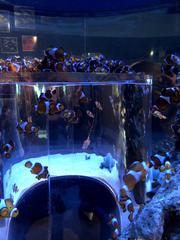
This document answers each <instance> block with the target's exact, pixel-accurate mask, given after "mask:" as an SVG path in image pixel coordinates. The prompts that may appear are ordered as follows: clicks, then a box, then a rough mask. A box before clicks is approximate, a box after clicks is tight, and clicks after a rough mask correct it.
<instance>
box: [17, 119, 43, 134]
mask: <svg viewBox="0 0 180 240" xmlns="http://www.w3.org/2000/svg"><path fill="white" fill-rule="evenodd" d="M16 128H17V130H18V132H19V133H20V134H21V133H27V134H31V133H35V134H37V133H38V131H39V127H34V126H33V124H32V122H31V121H25V122H23V121H21V122H20V123H18V124H17V127H16Z"/></svg>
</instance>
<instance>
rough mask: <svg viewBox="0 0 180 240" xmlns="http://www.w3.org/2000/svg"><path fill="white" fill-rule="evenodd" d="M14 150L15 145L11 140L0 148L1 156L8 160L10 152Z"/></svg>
mask: <svg viewBox="0 0 180 240" xmlns="http://www.w3.org/2000/svg"><path fill="white" fill-rule="evenodd" d="M14 150H15V143H14V142H13V141H12V140H11V141H9V142H8V143H6V144H3V145H2V147H1V152H2V155H3V156H4V157H6V158H10V157H11V153H12V151H14Z"/></svg>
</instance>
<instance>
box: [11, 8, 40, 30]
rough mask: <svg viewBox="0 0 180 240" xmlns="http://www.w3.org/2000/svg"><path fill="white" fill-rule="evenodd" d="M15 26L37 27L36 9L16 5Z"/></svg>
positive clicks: (24, 27)
mask: <svg viewBox="0 0 180 240" xmlns="http://www.w3.org/2000/svg"><path fill="white" fill-rule="evenodd" d="M14 17H15V27H16V28H23V29H34V28H35V11H34V10H33V9H26V8H24V7H21V6H16V7H14Z"/></svg>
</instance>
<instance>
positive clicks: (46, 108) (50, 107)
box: [35, 100, 65, 115]
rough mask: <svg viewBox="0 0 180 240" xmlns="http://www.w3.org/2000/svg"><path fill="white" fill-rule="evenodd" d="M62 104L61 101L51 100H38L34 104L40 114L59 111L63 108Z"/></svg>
mask: <svg viewBox="0 0 180 240" xmlns="http://www.w3.org/2000/svg"><path fill="white" fill-rule="evenodd" d="M64 108H65V107H64V105H63V104H61V103H55V102H53V101H52V102H51V101H44V100H40V101H39V102H38V104H37V105H35V111H36V112H37V113H39V114H40V115H44V114H46V115H48V114H49V115H54V114H57V113H61V112H62V111H63V110H64Z"/></svg>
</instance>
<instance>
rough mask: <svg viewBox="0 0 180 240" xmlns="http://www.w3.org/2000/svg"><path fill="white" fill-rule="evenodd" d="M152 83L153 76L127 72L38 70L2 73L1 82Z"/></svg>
mask: <svg viewBox="0 0 180 240" xmlns="http://www.w3.org/2000/svg"><path fill="white" fill-rule="evenodd" d="M36 83H39V84H52V85H53V84H54V83H56V84H61V85H78V84H80V85H82V84H91V85H92V84H93V85H103V84H105V85H106V84H146V85H151V84H152V76H151V75H145V74H143V73H140V74H135V73H132V74H127V73H108V74H107V73H77V72H75V73H74V72H59V73H57V72H37V73H30V72H24V73H3V74H2V73H1V74H0V84H26V85H27V84H36Z"/></svg>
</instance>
